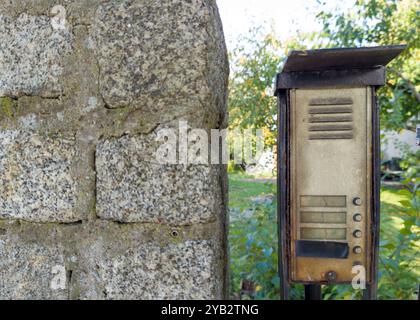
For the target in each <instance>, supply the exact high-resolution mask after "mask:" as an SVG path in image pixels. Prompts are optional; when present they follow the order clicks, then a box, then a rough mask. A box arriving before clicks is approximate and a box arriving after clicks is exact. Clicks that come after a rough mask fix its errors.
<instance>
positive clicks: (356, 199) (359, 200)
mask: <svg viewBox="0 0 420 320" xmlns="http://www.w3.org/2000/svg"><path fill="white" fill-rule="evenodd" d="M353 204H354V205H355V206H360V205H362V199H360V198H359V197H356V198H354V199H353Z"/></svg>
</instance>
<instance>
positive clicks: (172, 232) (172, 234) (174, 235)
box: [171, 230, 179, 238]
mask: <svg viewBox="0 0 420 320" xmlns="http://www.w3.org/2000/svg"><path fill="white" fill-rule="evenodd" d="M171 236H172V237H174V238H176V237H178V236H179V233H178V231H176V230H172V231H171Z"/></svg>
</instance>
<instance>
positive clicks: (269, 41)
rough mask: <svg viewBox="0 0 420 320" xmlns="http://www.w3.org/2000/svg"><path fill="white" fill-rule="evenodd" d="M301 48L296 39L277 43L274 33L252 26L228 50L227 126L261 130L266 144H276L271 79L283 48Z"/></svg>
mask: <svg viewBox="0 0 420 320" xmlns="http://www.w3.org/2000/svg"><path fill="white" fill-rule="evenodd" d="M298 47H302V44H300V43H299V42H298V41H297V40H291V41H289V42H287V43H280V41H279V40H277V39H276V36H275V34H274V33H273V32H270V33H269V34H266V35H262V34H261V31H260V29H258V28H254V29H251V30H250V32H249V36H248V37H244V38H242V39H241V41H240V42H239V45H238V46H237V47H236V48H235V49H234V50H233V51H232V52H231V53H230V63H231V68H232V72H231V77H230V82H229V127H230V129H234V128H242V129H251V128H252V129H254V128H258V129H263V130H264V136H265V142H266V145H268V146H271V145H274V144H275V133H276V132H277V124H276V121H277V108H276V99H275V98H274V97H273V90H272V89H273V87H274V79H275V76H276V74H277V73H278V72H279V70H280V69H279V66H280V65H281V63H282V61H283V60H284V59H285V57H286V54H287V52H286V51H285V50H284V49H282V48H287V50H290V49H291V48H298Z"/></svg>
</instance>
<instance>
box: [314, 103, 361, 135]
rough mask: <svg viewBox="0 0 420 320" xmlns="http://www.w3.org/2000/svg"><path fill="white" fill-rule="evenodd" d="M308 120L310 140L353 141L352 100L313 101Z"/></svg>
mask: <svg viewBox="0 0 420 320" xmlns="http://www.w3.org/2000/svg"><path fill="white" fill-rule="evenodd" d="M308 118H309V123H310V125H309V126H308V131H309V140H337V139H353V100H352V99H351V98H326V99H312V100H311V101H310V102H309V108H308Z"/></svg>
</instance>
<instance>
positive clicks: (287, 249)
mask: <svg viewBox="0 0 420 320" xmlns="http://www.w3.org/2000/svg"><path fill="white" fill-rule="evenodd" d="M404 48H405V47H404V46H389V47H371V48H346V49H323V50H311V51H293V52H292V53H291V54H290V55H289V57H288V59H287V60H286V63H285V65H284V67H283V71H282V72H281V73H280V74H278V75H277V80H276V96H277V97H278V108H279V117H278V122H279V123H278V128H279V137H278V190H279V199H278V200H279V201H278V206H279V207H278V213H279V243H280V246H279V254H280V256H279V260H280V263H279V267H280V277H281V286H282V288H281V290H282V297H283V298H287V296H288V284H290V283H303V284H309V285H310V284H341V283H351V282H352V279H353V278H354V277H355V274H354V268H353V267H354V266H363V267H364V270H365V280H366V283H367V284H368V286H369V290H368V291H369V292H368V295H369V296H370V298H375V295H376V290H375V288H376V272H377V267H376V264H377V258H378V257H377V256H378V241H379V193H380V146H379V143H380V141H379V135H380V133H379V109H378V105H377V101H376V90H377V88H378V87H380V86H382V85H384V84H385V65H386V64H388V62H389V61H391V60H392V59H394V58H395V57H396V56H397V55H399V54H400V53H401V51H402V50H403V49H404Z"/></svg>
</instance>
